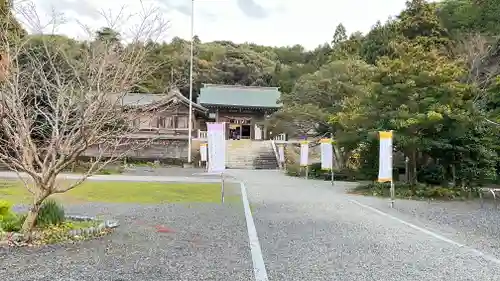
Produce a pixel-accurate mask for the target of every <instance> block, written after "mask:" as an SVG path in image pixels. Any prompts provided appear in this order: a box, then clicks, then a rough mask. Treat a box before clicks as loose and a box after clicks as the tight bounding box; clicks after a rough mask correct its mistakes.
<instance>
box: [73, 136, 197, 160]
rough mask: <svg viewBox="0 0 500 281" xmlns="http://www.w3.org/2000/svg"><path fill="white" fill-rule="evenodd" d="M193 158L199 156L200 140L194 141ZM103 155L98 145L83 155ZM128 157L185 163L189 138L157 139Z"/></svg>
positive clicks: (132, 151) (132, 152)
mask: <svg viewBox="0 0 500 281" xmlns="http://www.w3.org/2000/svg"><path fill="white" fill-rule="evenodd" d="M125 151H127V148H123V149H121V150H117V151H116V152H114V153H113V154H114V155H116V154H119V153H123V152H125ZM192 151H193V154H192V156H193V160H194V161H197V160H196V159H198V158H199V141H193V143H192ZM99 155H101V152H100V151H99V149H98V148H97V147H91V148H89V149H87V151H85V153H84V154H83V155H82V156H83V157H97V156H99ZM107 156H108V157H109V156H111V154H110V153H107V154H106V153H104V154H103V157H107ZM126 157H127V158H130V159H133V160H138V161H140V160H144V161H154V160H158V161H160V162H168V163H183V162H186V161H187V159H188V140H187V139H175V140H157V141H156V140H155V142H154V143H152V144H150V145H148V146H145V147H142V148H140V149H137V150H131V151H128V152H127V153H126Z"/></svg>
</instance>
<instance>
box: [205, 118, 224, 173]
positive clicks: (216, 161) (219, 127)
mask: <svg viewBox="0 0 500 281" xmlns="http://www.w3.org/2000/svg"><path fill="white" fill-rule="evenodd" d="M207 141H208V172H209V173H222V172H224V171H225V170H226V126H225V123H207Z"/></svg>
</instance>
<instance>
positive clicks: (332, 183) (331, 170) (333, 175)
mask: <svg viewBox="0 0 500 281" xmlns="http://www.w3.org/2000/svg"><path fill="white" fill-rule="evenodd" d="M331 171H332V186H334V185H335V183H334V175H335V173H334V172H333V167H332V169H331Z"/></svg>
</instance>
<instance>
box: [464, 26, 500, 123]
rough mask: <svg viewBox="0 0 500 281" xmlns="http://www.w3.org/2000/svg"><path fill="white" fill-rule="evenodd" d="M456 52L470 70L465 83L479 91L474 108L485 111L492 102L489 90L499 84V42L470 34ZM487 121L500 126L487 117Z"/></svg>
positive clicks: (480, 35)
mask: <svg viewBox="0 0 500 281" xmlns="http://www.w3.org/2000/svg"><path fill="white" fill-rule="evenodd" d="M456 51H457V55H458V56H459V57H460V58H461V59H462V60H463V61H464V62H465V64H466V68H467V70H468V72H467V75H466V76H465V77H464V80H465V82H467V83H469V84H473V85H475V86H476V87H477V90H478V91H477V95H476V96H475V97H474V106H475V107H476V108H477V109H479V110H480V111H484V108H485V107H486V104H487V103H488V102H489V101H490V100H491V97H490V94H491V93H490V92H489V91H488V89H489V88H490V87H491V86H492V85H493V84H494V83H497V79H498V77H499V75H500V57H499V51H500V46H499V41H498V39H495V38H488V37H485V36H484V35H482V34H468V35H466V36H464V37H463V38H462V40H460V41H459V43H458V44H457V48H456ZM483 113H485V112H483ZM485 120H486V122H488V123H490V124H494V125H497V126H500V124H498V123H496V122H494V121H491V120H490V119H488V118H486V117H485Z"/></svg>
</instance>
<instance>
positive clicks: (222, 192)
mask: <svg viewBox="0 0 500 281" xmlns="http://www.w3.org/2000/svg"><path fill="white" fill-rule="evenodd" d="M220 177H221V191H220V193H221V201H222V204H224V172H222V173H220Z"/></svg>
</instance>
